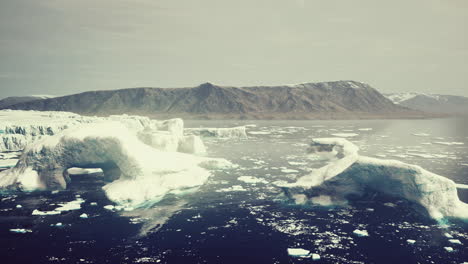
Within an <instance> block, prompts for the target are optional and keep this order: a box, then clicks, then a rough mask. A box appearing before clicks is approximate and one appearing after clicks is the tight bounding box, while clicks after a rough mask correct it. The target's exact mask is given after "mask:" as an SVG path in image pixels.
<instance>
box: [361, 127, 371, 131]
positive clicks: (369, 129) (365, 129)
mask: <svg viewBox="0 0 468 264" xmlns="http://www.w3.org/2000/svg"><path fill="white" fill-rule="evenodd" d="M372 130H373V129H372V128H370V127H366V128H359V129H358V131H372Z"/></svg>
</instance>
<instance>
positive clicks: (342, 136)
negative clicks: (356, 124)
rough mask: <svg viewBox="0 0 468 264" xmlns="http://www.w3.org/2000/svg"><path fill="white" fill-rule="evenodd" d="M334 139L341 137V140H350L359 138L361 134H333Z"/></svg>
mask: <svg viewBox="0 0 468 264" xmlns="http://www.w3.org/2000/svg"><path fill="white" fill-rule="evenodd" d="M332 136H334V137H340V138H349V137H357V136H359V134H356V133H335V134H332Z"/></svg>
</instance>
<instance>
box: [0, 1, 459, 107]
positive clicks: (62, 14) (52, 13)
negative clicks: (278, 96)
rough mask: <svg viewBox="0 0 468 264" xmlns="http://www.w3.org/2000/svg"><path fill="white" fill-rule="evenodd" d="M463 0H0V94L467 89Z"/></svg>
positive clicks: (449, 90)
mask: <svg viewBox="0 0 468 264" xmlns="http://www.w3.org/2000/svg"><path fill="white" fill-rule="evenodd" d="M467 32H468V1H466V0H386V1H381V0H0V98H1V97H6V96H12V95H29V94H52V95H65V94H71V93H76V92H82V91H87V90H96V89H99V90H103V89H116V88H125V87H141V86H151V87H190V86H196V85H198V84H200V83H203V82H207V81H209V82H213V83H215V84H220V85H235V86H247V85H262V84H264V85H279V84H295V83H303V82H317V81H330V80H357V81H362V82H366V83H369V84H371V85H372V86H374V87H375V88H377V89H379V90H380V91H382V92H399V91H420V92H431V93H443V94H459V95H466V96H468V33H467Z"/></svg>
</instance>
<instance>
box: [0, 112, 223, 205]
mask: <svg viewBox="0 0 468 264" xmlns="http://www.w3.org/2000/svg"><path fill="white" fill-rule="evenodd" d="M110 119H117V117H115V116H114V117H111V118H110ZM122 120H124V121H122V122H121V121H113V120H108V119H106V120H100V121H93V122H90V123H87V124H86V123H85V124H80V125H78V126H73V127H71V128H68V129H65V130H63V131H61V132H59V133H57V134H55V135H51V136H47V137H43V138H41V139H40V140H38V141H35V142H33V143H31V144H29V145H27V146H26V148H25V149H24V152H23V154H22V155H21V157H20V158H19V161H18V163H17V164H16V166H15V167H14V168H12V169H9V170H6V171H2V172H0V188H9V189H20V190H23V191H33V190H60V189H65V188H67V185H68V184H70V182H71V178H70V177H69V174H70V171H69V169H71V172H72V173H73V172H83V171H79V170H78V169H76V168H81V169H86V168H96V169H101V170H102V173H103V174H104V178H105V179H106V180H107V181H108V182H109V183H107V184H106V185H105V186H104V187H103V190H104V191H105V193H106V195H107V197H108V198H109V199H110V200H112V201H113V202H115V203H117V204H118V205H120V206H124V207H125V208H133V207H139V206H146V205H148V203H155V202H157V201H159V200H160V199H162V198H163V197H164V196H165V195H166V194H168V193H175V192H176V191H181V190H184V189H190V188H193V187H196V186H200V185H202V184H203V183H204V182H205V181H206V180H207V179H208V177H209V176H210V175H211V172H210V170H212V169H219V168H226V167H229V166H230V165H231V164H230V162H228V161H226V160H222V159H213V158H204V157H199V156H194V155H190V154H186V153H180V152H175V151H174V149H175V148H172V149H171V151H166V150H167V149H166V150H162V149H158V148H156V147H153V146H151V144H145V142H143V141H142V140H141V139H140V137H139V136H138V133H139V132H141V131H143V130H145V129H146V130H149V129H151V127H153V128H155V129H161V128H163V129H166V130H167V131H165V132H166V133H173V134H170V135H171V136H174V137H177V138H178V140H179V141H180V142H182V143H181V144H182V145H183V147H182V150H183V151H184V152H200V151H204V146H203V143H202V142H201V140H200V141H199V140H198V138H197V137H196V136H188V137H185V136H183V135H181V134H180V133H181V132H183V129H182V127H183V124H181V120H180V121H179V120H178V119H174V120H172V121H167V122H166V121H164V122H160V121H157V122H152V121H151V120H149V119H146V118H141V119H140V118H136V117H123V118H122ZM163 132H164V131H163ZM158 133H159V132H158ZM161 133H162V132H161ZM167 135H169V134H167ZM187 138H189V139H187ZM164 140H167V138H166V139H162V141H164ZM169 141H171V139H169ZM177 145H178V146H177V150H178V149H179V144H177ZM87 172H89V171H87ZM36 213H37V214H43V212H40V211H37V212H36ZM44 214H46V213H44Z"/></svg>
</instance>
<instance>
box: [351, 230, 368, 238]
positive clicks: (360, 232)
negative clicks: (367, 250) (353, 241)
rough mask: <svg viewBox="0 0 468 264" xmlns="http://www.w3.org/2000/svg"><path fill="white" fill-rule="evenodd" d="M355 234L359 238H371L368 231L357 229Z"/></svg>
mask: <svg viewBox="0 0 468 264" xmlns="http://www.w3.org/2000/svg"><path fill="white" fill-rule="evenodd" d="M353 234H355V235H356V236H358V237H367V236H369V233H367V230H359V229H356V230H354V231H353Z"/></svg>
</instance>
